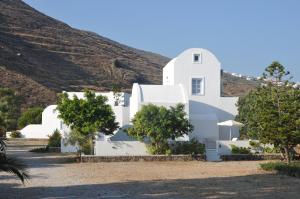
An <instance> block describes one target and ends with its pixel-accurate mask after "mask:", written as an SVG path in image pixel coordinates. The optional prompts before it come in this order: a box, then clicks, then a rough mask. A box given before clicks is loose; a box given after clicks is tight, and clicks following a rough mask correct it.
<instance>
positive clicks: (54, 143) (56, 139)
mask: <svg viewBox="0 0 300 199" xmlns="http://www.w3.org/2000/svg"><path fill="white" fill-rule="evenodd" d="M48 137H49V140H48V146H49V147H60V145H61V134H60V132H59V130H58V129H56V130H55V131H54V132H53V134H52V135H49V136H48Z"/></svg>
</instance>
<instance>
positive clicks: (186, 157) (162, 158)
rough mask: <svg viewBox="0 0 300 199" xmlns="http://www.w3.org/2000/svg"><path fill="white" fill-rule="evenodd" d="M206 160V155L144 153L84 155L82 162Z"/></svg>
mask: <svg viewBox="0 0 300 199" xmlns="http://www.w3.org/2000/svg"><path fill="white" fill-rule="evenodd" d="M193 160H198V161H205V155H193V156H192V155H142V156H94V155H83V156H81V162H134V161H193Z"/></svg>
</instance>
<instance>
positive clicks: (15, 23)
mask: <svg viewBox="0 0 300 199" xmlns="http://www.w3.org/2000/svg"><path fill="white" fill-rule="evenodd" d="M168 61H169V58H167V57H164V56H161V55H158V54H154V53H151V52H146V51H142V50H138V49H135V48H131V47H128V46H125V45H123V44H120V43H117V42H114V41H112V40H110V39H107V38H104V37H102V36H99V35H97V34H95V33H92V32H88V31H82V30H78V29H74V28H72V27H70V26H68V25H67V24H65V23H63V22H60V21H58V20H56V19H53V18H51V17H48V16H46V15H44V14H42V13H40V12H39V11H37V10H35V9H33V8H32V7H30V6H29V5H27V4H25V3H24V2H22V1H21V0H14V1H11V0H1V1H0V67H1V68H0V77H1V78H0V87H9V88H12V89H14V90H16V91H17V92H18V93H19V94H20V95H21V96H23V98H24V99H25V103H24V105H23V107H28V106H33V105H42V106H45V105H48V104H52V103H55V99H56V93H57V92H61V91H62V90H66V91H80V90H83V89H84V88H89V89H93V90H96V91H103V90H109V89H110V88H111V86H112V84H113V83H117V84H120V85H121V86H122V87H123V89H124V90H127V91H129V90H130V88H131V86H132V83H133V82H139V83H146V84H147V83H149V84H150V83H151V84H160V83H161V79H162V67H163V66H164V65H165V64H166V63H167V62H168ZM225 78H226V76H225ZM229 79H230V78H229ZM229 79H228V81H227V80H225V81H224V94H225V95H242V94H244V93H245V92H247V91H248V90H249V88H252V84H249V85H248V84H247V83H246V84H244V83H243V84H241V86H240V87H237V86H236V85H238V82H239V81H238V80H234V81H233V82H232V81H231V80H230V81H229Z"/></svg>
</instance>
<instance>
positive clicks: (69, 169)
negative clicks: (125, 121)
mask: <svg viewBox="0 0 300 199" xmlns="http://www.w3.org/2000/svg"><path fill="white" fill-rule="evenodd" d="M13 155H15V156H20V157H22V158H23V159H24V160H25V161H26V163H27V164H28V165H29V168H30V169H29V171H30V174H31V179H30V180H29V182H28V183H26V184H25V186H23V185H22V184H20V182H19V181H18V180H16V178H15V177H14V176H11V175H8V174H5V173H1V175H0V183H1V185H0V193H1V194H0V198H5V199H7V198H30V199H31V198H32V199H34V198H45V199H46V198H47V199H50V198H51V199H52V198H59V199H62V198H133V199H134V198H155V199H160V198H272V199H275V198H300V179H297V178H292V177H287V176H281V175H275V174H272V173H267V172H264V171H261V170H260V169H258V167H259V163H261V161H260V162H259V161H240V162H218V163H216V162H197V161H192V162H113V163H74V162H72V161H70V160H71V158H70V156H62V155H59V154H36V153H30V152H14V154H13Z"/></svg>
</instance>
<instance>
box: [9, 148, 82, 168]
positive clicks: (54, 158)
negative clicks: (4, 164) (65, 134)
mask: <svg viewBox="0 0 300 199" xmlns="http://www.w3.org/2000/svg"><path fill="white" fill-rule="evenodd" d="M7 156H8V157H16V158H19V159H22V160H23V161H24V163H26V165H27V166H28V167H29V168H44V167H59V166H61V165H62V164H68V163H74V162H76V155H75V154H61V153H35V152H28V151H14V152H8V153H7Z"/></svg>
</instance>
